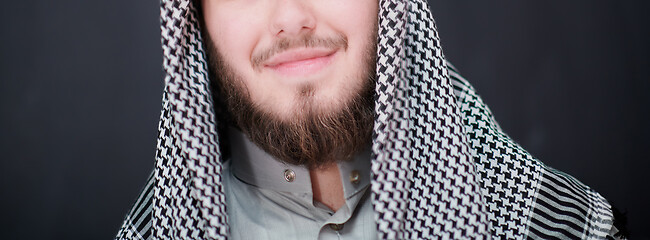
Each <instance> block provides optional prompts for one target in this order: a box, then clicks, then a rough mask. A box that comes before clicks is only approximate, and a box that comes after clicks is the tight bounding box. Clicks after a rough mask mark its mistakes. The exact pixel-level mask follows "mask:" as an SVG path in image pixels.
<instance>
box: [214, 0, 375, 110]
mask: <svg viewBox="0 0 650 240" xmlns="http://www.w3.org/2000/svg"><path fill="white" fill-rule="evenodd" d="M202 7H203V16H204V22H205V27H206V29H205V30H206V31H207V33H208V34H209V35H210V38H211V40H212V45H213V46H214V47H215V48H216V49H217V51H218V54H219V55H220V59H221V61H222V62H223V64H224V65H225V66H227V67H228V68H229V69H230V70H232V72H233V74H234V75H236V76H237V78H238V79H240V84H241V85H242V87H243V88H244V89H245V91H246V92H247V95H248V97H249V98H250V100H251V101H252V103H253V104H254V105H256V106H257V107H258V108H259V109H260V110H261V111H263V112H264V113H266V114H269V115H271V116H273V117H275V118H277V119H280V120H281V121H284V122H291V121H295V120H296V119H300V118H302V117H304V115H305V114H308V113H312V114H313V113H316V114H318V113H330V112H336V111H338V110H339V109H340V108H341V107H343V105H345V104H346V102H349V101H350V99H352V98H354V96H355V95H358V94H359V91H361V89H362V88H363V87H364V86H363V84H364V83H365V81H367V79H368V76H364V75H367V72H368V71H367V69H368V66H367V65H368V64H367V63H368V62H369V61H368V59H369V58H373V59H371V61H373V62H374V56H375V53H374V49H375V48H374V46H375V45H376V25H377V0H203V1H202ZM213 54H216V53H213Z"/></svg>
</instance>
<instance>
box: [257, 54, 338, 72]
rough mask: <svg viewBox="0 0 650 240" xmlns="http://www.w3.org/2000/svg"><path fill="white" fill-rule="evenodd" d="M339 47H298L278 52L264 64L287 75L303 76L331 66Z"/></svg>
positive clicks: (267, 67) (265, 66)
mask: <svg viewBox="0 0 650 240" xmlns="http://www.w3.org/2000/svg"><path fill="white" fill-rule="evenodd" d="M337 52H338V49H329V48H298V49H292V50H287V51H284V52H281V53H278V54H276V55H274V56H272V57H271V58H269V59H268V60H267V61H265V62H264V63H263V64H262V66H263V67H264V68H266V69H269V70H271V71H273V72H275V73H278V74H280V75H283V76H285V77H301V76H307V75H311V74H315V73H318V72H319V71H321V70H322V69H324V68H325V67H327V66H329V65H330V63H331V62H332V60H333V58H334V56H335V55H336V53H337Z"/></svg>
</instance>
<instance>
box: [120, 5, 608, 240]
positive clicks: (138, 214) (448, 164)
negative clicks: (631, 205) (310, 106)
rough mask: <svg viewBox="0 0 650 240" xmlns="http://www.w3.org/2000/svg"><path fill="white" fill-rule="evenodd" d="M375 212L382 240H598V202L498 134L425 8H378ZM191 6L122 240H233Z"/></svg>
mask: <svg viewBox="0 0 650 240" xmlns="http://www.w3.org/2000/svg"><path fill="white" fill-rule="evenodd" d="M379 9H380V10H379V23H378V26H379V28H378V47H377V50H378V58H377V68H376V70H377V72H376V73H377V84H376V88H375V91H376V96H375V111H376V118H375V123H374V129H373V146H372V149H373V151H372V152H373V153H372V154H373V156H372V159H373V160H372V183H371V190H372V198H371V199H372V203H373V207H374V211H375V221H376V224H377V230H378V234H379V238H380V239H489V238H497V239H524V238H543V239H553V238H557V239H573V238H583V239H584V238H587V239H600V238H605V237H608V234H610V229H612V227H611V226H612V221H613V217H612V212H611V210H610V206H609V204H608V203H607V201H606V200H605V199H604V198H602V196H600V195H599V194H598V193H596V192H594V191H593V190H591V189H589V188H588V187H587V186H585V185H583V184H582V183H580V182H579V181H577V180H575V179H574V178H572V177H571V176H568V175H566V174H564V173H562V172H559V171H557V170H555V169H552V168H550V167H547V166H545V165H544V164H542V163H541V162H539V161H537V160H536V159H535V158H533V157H532V156H531V155H530V154H529V153H528V152H526V151H525V150H524V149H522V148H521V147H520V146H518V145H517V144H516V143H515V142H514V141H512V140H511V139H510V138H509V137H508V136H507V135H506V134H505V133H503V131H502V130H501V129H500V128H499V126H498V124H497V123H496V121H495V120H494V118H493V117H492V114H491V113H490V110H489V109H488V108H487V106H486V105H485V104H483V102H482V100H481V99H480V97H479V96H478V95H477V94H476V92H475V91H474V89H473V88H472V87H471V85H470V84H469V83H468V82H467V81H466V80H465V79H463V78H462V77H461V76H460V75H459V74H458V73H457V71H456V69H455V68H454V67H453V66H451V65H449V64H448V62H447V61H446V60H445V57H444V54H443V52H442V48H441V45H440V39H439V36H438V33H437V31H436V26H435V22H434V20H433V17H432V15H431V13H430V11H429V7H428V4H427V2H426V1H425V0H380V1H379ZM196 17H197V12H196V7H195V6H194V3H193V2H192V1H191V0H161V35H162V46H163V55H164V62H163V67H164V69H165V91H164V94H163V109H162V112H161V117H160V124H159V136H158V146H157V152H156V164H155V169H154V172H153V175H152V177H151V178H150V180H149V181H148V184H147V185H146V187H145V188H144V190H143V192H142V194H141V196H140V197H139V198H138V201H137V202H136V204H135V205H134V207H133V209H132V210H131V211H130V213H129V214H128V215H127V217H126V219H125V221H124V224H123V226H122V228H121V229H120V231H119V232H118V235H117V237H116V239H227V238H228V219H227V215H226V206H225V196H224V193H223V187H222V185H221V169H222V168H221V153H220V152H219V147H218V146H219V139H218V134H217V130H216V124H218V123H217V122H216V120H215V116H214V112H213V102H212V99H211V94H210V91H211V89H210V87H209V86H210V84H209V80H208V74H207V71H206V70H207V66H206V64H207V63H206V59H205V52H204V50H203V44H202V38H201V35H200V32H201V31H200V30H199V24H198V21H197V18H196Z"/></svg>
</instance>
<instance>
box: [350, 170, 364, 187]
mask: <svg viewBox="0 0 650 240" xmlns="http://www.w3.org/2000/svg"><path fill="white" fill-rule="evenodd" d="M359 181H361V175H360V174H359V171H357V170H352V172H351V173H350V182H351V183H353V184H357V183H359Z"/></svg>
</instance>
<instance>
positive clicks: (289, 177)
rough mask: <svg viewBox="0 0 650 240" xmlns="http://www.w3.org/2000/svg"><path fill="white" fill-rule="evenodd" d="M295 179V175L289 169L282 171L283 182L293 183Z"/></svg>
mask: <svg viewBox="0 0 650 240" xmlns="http://www.w3.org/2000/svg"><path fill="white" fill-rule="evenodd" d="M295 179H296V173H295V172H294V171H293V170H291V169H286V170H284V180H287V182H293V180H295Z"/></svg>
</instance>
